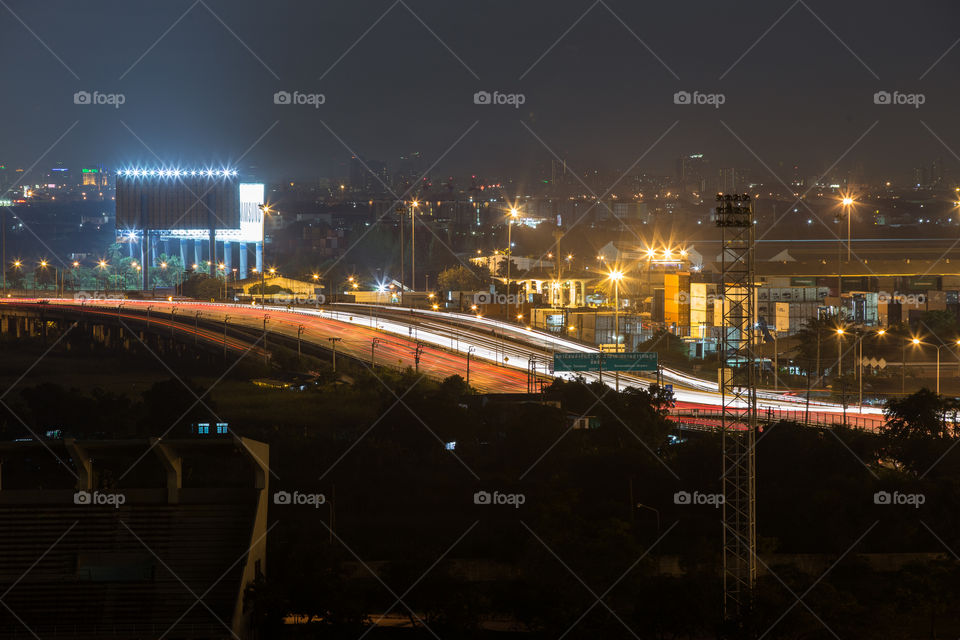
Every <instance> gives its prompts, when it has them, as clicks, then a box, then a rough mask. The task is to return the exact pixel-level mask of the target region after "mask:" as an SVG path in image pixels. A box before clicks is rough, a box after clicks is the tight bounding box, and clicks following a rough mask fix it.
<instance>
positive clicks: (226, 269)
mask: <svg viewBox="0 0 960 640" xmlns="http://www.w3.org/2000/svg"><path fill="white" fill-rule="evenodd" d="M231 273H233V249H232V248H231V247H230V243H229V242H228V241H226V240H224V241H223V281H224V282H228V281H229V280H230V274H231Z"/></svg>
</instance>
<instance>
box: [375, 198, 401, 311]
mask: <svg viewBox="0 0 960 640" xmlns="http://www.w3.org/2000/svg"><path fill="white" fill-rule="evenodd" d="M394 211H396V212H397V219H398V220H399V221H400V306H401V307H402V306H403V299H404V298H403V294H404V291H403V278H404V273H405V270H406V265H405V264H404V263H403V262H404V259H403V258H404V252H405V251H406V250H407V248H406V244H405V243H404V241H403V222H404V220H403V218H404V216H403V212H404V207H403V205H402V204H398V205H397V208H396V209H394ZM381 284H383V283H381ZM378 298H379V296H378Z"/></svg>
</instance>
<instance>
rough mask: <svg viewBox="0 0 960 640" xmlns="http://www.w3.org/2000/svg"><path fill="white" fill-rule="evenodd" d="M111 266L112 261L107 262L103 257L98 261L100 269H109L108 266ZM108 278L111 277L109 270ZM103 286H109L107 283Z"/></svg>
mask: <svg viewBox="0 0 960 640" xmlns="http://www.w3.org/2000/svg"><path fill="white" fill-rule="evenodd" d="M109 266H110V263H109V262H107V261H106V260H102V259H101V260H100V262H98V263H97V268H98V269H100V271H107V268H108V267H109ZM107 278H108V279H109V278H110V272H109V271H107ZM103 288H104V289H106V288H107V286H106V284H105V285H104V287H103Z"/></svg>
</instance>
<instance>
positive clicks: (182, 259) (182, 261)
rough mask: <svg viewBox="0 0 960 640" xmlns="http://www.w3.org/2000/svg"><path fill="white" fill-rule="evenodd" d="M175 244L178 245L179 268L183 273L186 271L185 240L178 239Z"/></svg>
mask: <svg viewBox="0 0 960 640" xmlns="http://www.w3.org/2000/svg"><path fill="white" fill-rule="evenodd" d="M177 243H178V244H179V245H180V266H181V267H182V268H183V270H184V271H186V269H187V240H185V239H184V238H180V239H179V240H178V241H177Z"/></svg>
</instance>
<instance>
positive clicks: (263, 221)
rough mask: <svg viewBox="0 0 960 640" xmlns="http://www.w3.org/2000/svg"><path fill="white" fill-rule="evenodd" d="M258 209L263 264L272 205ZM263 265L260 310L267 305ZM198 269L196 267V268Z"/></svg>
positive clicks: (265, 255)
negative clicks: (268, 218) (268, 216)
mask: <svg viewBox="0 0 960 640" xmlns="http://www.w3.org/2000/svg"><path fill="white" fill-rule="evenodd" d="M257 208H259V209H260V212H261V213H262V215H261V216H260V237H261V240H260V242H261V247H260V261H261V262H263V261H265V260H266V257H267V215H269V214H270V205H268V204H258V205H257ZM262 266H263V265H261V269H260V308H261V309H263V308H264V307H265V305H266V297H265V295H264V293H265V292H264V287H265V286H266V279H265V276H264V273H263V272H264V271H265V270H264V269H263V268H262ZM194 268H196V266H194Z"/></svg>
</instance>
